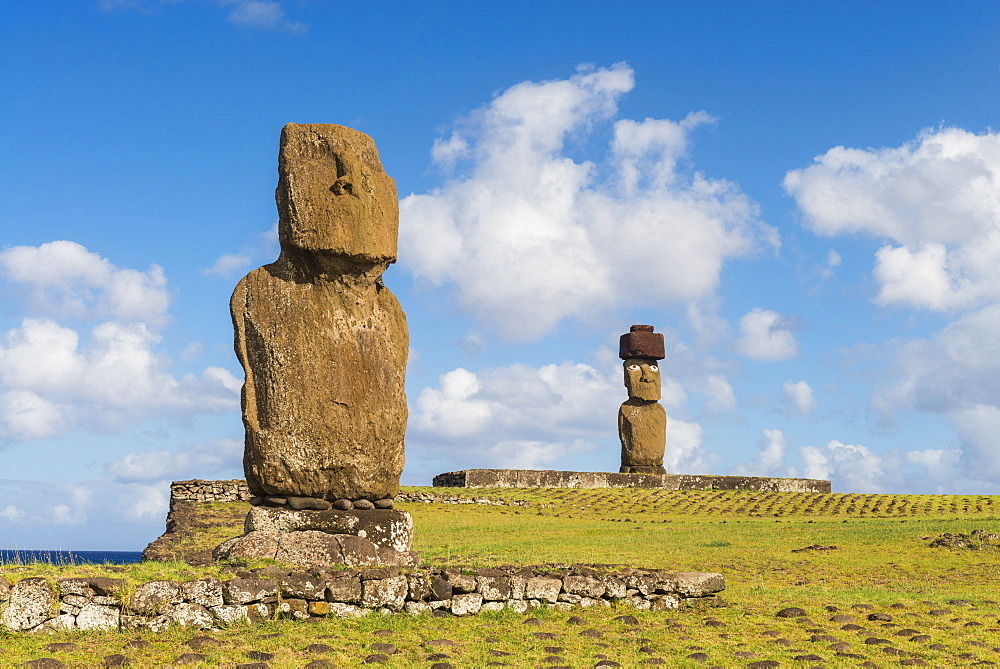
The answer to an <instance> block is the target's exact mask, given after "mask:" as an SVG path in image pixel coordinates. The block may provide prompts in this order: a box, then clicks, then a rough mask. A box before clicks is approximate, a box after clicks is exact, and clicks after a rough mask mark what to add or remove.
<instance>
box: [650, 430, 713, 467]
mask: <svg viewBox="0 0 1000 669" xmlns="http://www.w3.org/2000/svg"><path fill="white" fill-rule="evenodd" d="M704 441H705V438H704V435H703V433H702V429H701V425H699V424H698V423H689V422H687V421H683V420H678V419H676V418H674V419H669V418H668V422H667V446H666V449H664V452H663V467H664V468H665V469H666V470H667V472H668V473H670V474H708V473H710V472H711V471H712V469H713V468H714V467H715V466H717V465H718V464H719V457H718V456H717V455H716V454H715V453H713V452H711V451H708V450H706V449H705V447H704Z"/></svg>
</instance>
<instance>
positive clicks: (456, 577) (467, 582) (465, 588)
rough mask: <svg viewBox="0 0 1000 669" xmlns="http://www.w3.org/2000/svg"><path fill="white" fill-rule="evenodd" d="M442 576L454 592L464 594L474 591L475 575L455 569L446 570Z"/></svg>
mask: <svg viewBox="0 0 1000 669" xmlns="http://www.w3.org/2000/svg"><path fill="white" fill-rule="evenodd" d="M444 577H445V578H446V579H447V580H448V584H449V585H451V590H452V592H453V593H455V594H459V595H464V594H468V593H470V592H475V591H476V577H475V576H469V575H468V574H463V573H461V572H457V571H446V572H445V573H444Z"/></svg>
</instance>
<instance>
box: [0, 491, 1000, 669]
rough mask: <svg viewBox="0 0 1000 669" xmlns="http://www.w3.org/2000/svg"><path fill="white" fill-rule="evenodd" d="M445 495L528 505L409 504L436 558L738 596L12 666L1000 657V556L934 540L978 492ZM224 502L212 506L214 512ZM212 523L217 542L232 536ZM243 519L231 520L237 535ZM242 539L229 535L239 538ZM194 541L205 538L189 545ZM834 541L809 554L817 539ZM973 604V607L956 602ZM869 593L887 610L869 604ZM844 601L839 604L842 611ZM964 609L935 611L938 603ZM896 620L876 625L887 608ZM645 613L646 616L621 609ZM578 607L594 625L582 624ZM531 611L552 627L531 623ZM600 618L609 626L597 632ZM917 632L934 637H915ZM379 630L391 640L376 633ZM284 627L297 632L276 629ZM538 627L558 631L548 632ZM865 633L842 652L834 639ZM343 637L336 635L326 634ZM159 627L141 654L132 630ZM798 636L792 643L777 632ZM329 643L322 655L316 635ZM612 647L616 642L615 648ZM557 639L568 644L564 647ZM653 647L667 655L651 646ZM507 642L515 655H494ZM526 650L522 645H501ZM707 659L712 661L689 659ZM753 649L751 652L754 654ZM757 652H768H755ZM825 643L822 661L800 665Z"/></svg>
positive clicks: (965, 517) (224, 634)
mask: <svg viewBox="0 0 1000 669" xmlns="http://www.w3.org/2000/svg"><path fill="white" fill-rule="evenodd" d="M420 490H427V491H430V492H434V493H436V494H438V495H442V494H447V495H455V496H459V497H463V498H470V499H475V498H482V497H485V498H489V499H494V500H495V499H504V500H507V501H513V500H523V501H526V502H528V505H527V506H513V505H504V506H492V505H490V506H487V505H479V504H443V503H435V504H419V503H413V504H404V505H400V508H404V509H406V510H408V511H410V512H411V513H412V514H413V517H414V522H415V525H416V540H415V546H414V548H415V549H416V550H417V551H419V552H420V554H421V556H422V558H423V561H424V563H425V564H428V565H442V566H444V565H448V566H462V565H466V566H493V565H498V564H523V565H528V564H540V563H547V562H554V563H596V564H618V565H629V566H639V567H654V568H663V569H670V570H675V571H715V572H720V573H723V574H724V575H725V576H726V583H727V589H726V591H725V592H724V593H722V594H723V598H724V599H725V600H726V601H727V602H728V606H726V607H723V608H716V609H711V610H691V611H677V612H668V613H637V612H634V611H632V610H629V609H617V610H606V609H587V610H583V611H574V612H572V613H560V612H555V611H551V610H539V611H535V612H532V613H530V614H528V615H525V616H519V615H514V614H510V613H501V614H483V615H480V616H475V617H471V618H467V619H444V618H432V617H418V618H409V617H406V616H388V617H386V616H381V615H374V616H370V617H368V618H364V619H360V620H336V619H331V620H324V621H321V622H316V623H297V622H292V621H275V622H272V623H268V624H267V625H266V626H264V627H254V628H235V629H230V630H219V631H213V632H209V633H205V632H197V631H191V630H183V629H175V630H171V631H170V632H168V633H165V634H161V635H148V634H124V633H108V632H105V633H98V634H93V633H91V634H81V633H75V634H74V633H66V632H64V633H59V634H54V635H45V636H35V635H25V634H10V633H6V634H4V633H0V649H6V651H7V652H6V653H5V654H0V665H16V664H18V663H20V662H24V661H26V660H29V659H34V658H39V657H57V658H59V659H60V660H62V661H63V662H65V663H67V664H68V665H70V666H91V665H93V664H94V663H95V661H94V658H97V659H98V660H99V659H100V658H102V657H104V656H105V655H110V654H112V653H122V654H124V655H126V656H128V657H129V658H130V659H131V660H132V663H133V665H138V666H150V665H162V664H169V663H171V662H173V661H174V660H175V659H176V658H177V657H178V656H180V655H181V654H182V653H185V652H195V651H193V650H192V649H191V648H189V647H187V646H186V645H184V642H185V641H187V640H189V639H191V638H192V637H196V636H202V635H205V634H208V635H209V636H212V637H213V638H215V639H217V640H218V641H220V642H221V645H218V646H214V647H212V648H211V649H206V650H201V651H199V652H202V653H205V654H206V655H207V663H208V664H212V665H216V664H218V665H225V664H228V665H233V664H238V663H241V662H248V661H251V658H250V657H249V656H248V653H249V652H250V651H263V652H267V653H273V654H274V656H275V657H274V658H272V659H270V660H268V663H269V664H270V665H271V666H273V667H285V666H288V667H292V666H304V665H305V664H307V663H308V662H309V661H311V660H313V659H321V658H322V659H326V660H328V661H330V662H331V663H332V664H333V666H355V665H358V664H359V663H360V662H361V660H363V659H364V658H365V657H366V656H367V655H369V654H371V653H374V652H376V651H375V649H373V648H372V644H375V643H380V642H387V643H391V644H394V645H395V646H396V647H397V648H398V649H399V651H400V652H399V653H398V654H396V655H392V656H391V657H390V660H389V666H396V667H403V666H414V665H422V666H429V665H430V664H431V663H432V662H433V660H428V659H427V658H428V657H430V656H432V654H434V653H444V654H446V655H448V656H449V657H448V658H441V659H440V661H445V662H450V663H451V664H453V665H454V666H470V667H478V666H486V665H487V664H488V663H489V662H494V661H501V662H507V663H508V664H510V665H511V666H546V664H547V663H546V661H545V658H546V657H548V656H558V657H561V658H563V660H564V661H563V662H562V664H568V665H571V666H593V665H594V664H595V663H596V662H597V661H598V660H599V659H600V658H599V657H598V656H600V655H606V656H608V657H610V658H611V659H614V660H615V661H617V662H619V663H621V664H622V665H624V666H640V665H639V662H641V661H642V660H643V659H644V658H648V657H658V658H662V659H663V660H664V661H665V662H666V664H667V665H668V666H711V665H719V666H727V667H728V666H745V665H746V664H748V663H750V662H753V661H760V660H775V661H777V662H779V663H780V664H781V665H782V666H795V665H801V666H811V665H815V664H825V665H826V666H858V665H859V664H860V663H862V662H864V661H866V660H867V661H871V662H874V663H875V664H877V665H879V666H898V665H899V664H900V660H901V659H903V658H902V657H897V656H894V655H889V654H886V652H885V651H884V650H882V648H883V646H885V645H887V644H875V645H872V644H866V643H864V641H865V639H866V638H870V637H877V638H881V639H885V640H888V641H890V642H891V644H889V645H891V646H892V647H894V648H898V649H900V650H901V651H902V652H904V653H906V658H908V659H910V660H918V659H919V660H922V661H924V662H926V663H927V664H928V665H932V666H949V667H950V666H965V665H972V664H973V663H975V662H977V661H980V660H988V661H991V662H1000V604H997V602H996V600H1000V592H998V591H997V587H996V586H997V582H998V581H997V574H998V573H1000V551H998V550H996V549H990V548H984V549H982V550H968V549H963V550H958V549H955V550H953V549H946V548H930V547H928V544H929V543H930V540H931V539H932V538H934V537H936V536H938V535H940V534H941V533H943V532H951V533H953V534H957V533H969V532H971V531H972V530H974V529H985V530H987V531H991V532H998V531H1000V520H998V518H1000V497H991V496H982V495H969V496H949V495H928V496H921V495H843V494H833V495H829V494H828V495H823V494H811V493H810V494H806V493H749V492H738V491H685V492H670V491H655V490H621V489H618V490H551V489H550V490H473V491H469V490H442V489H433V488H424V489H420ZM224 507H225V505H222V506H218V505H212V508H211V513H212V514H214V516H213V517H214V518H215V519H216V521H218V519H219V518H222V517H223V516H225V514H229V516H228V517H231V518H237V517H239V515H240V513H241V509H242V507H240V506H239V505H231V506H230V507H226V508H224ZM206 508H208V507H206ZM223 525H224V523H222V522H221V521H219V522H217V523H216V524H214V525H212V524H211V523H208V524H207V526H211V527H212V528H213V529H212V535H213V536H212V538H211V540H212V541H215V540H216V538H217V536H218V535H222V534H224V532H223V529H220V528H222V527H223ZM238 532H239V528H238V527H237V526H235V525H234V526H232V528H231V531H230V535H232V534H237V533H238ZM226 536H228V535H226ZM191 540H192V541H193V540H194V539H191ZM813 545H818V546H824V547H826V546H836V547H837V548H836V549H832V550H804V551H800V552H793V551H795V550H797V549H802V548H805V547H807V546H813ZM0 572H3V573H7V574H8V578H10V580H14V579H17V578H23V577H24V576H27V575H44V576H46V577H49V578H57V577H65V576H69V575H73V576H75V575H80V572H85V573H93V574H94V575H98V574H100V575H110V576H116V577H119V578H126V579H128V580H129V581H130V582H135V583H138V582H142V581H144V580H152V579H155V578H174V579H189V578H196V577H199V576H204V575H215V576H218V577H221V578H227V577H228V575H227V573H228V572H227V571H226V570H225V568H223V569H222V570H221V571H220V567H219V566H218V565H216V566H213V567H206V568H202V567H197V568H195V567H190V566H187V565H185V564H183V563H147V564H144V565H136V566H131V567H126V568H122V567H54V566H51V565H32V566H16V565H14V566H10V567H2V568H0ZM958 600H965V602H967V603H949V602H957V601H958ZM855 605H868V606H871V607H873V608H872V609H871V610H868V609H859V608H855ZM787 606H798V607H801V608H803V609H805V611H806V612H807V614H808V619H807V620H803V619H802V618H777V617H776V616H775V614H776V613H777V611H778V610H780V609H782V608H784V607H787ZM830 609H837V611H833V610H830ZM944 609H947V610H948V611H949V612H948V613H947V614H943V615H933V614H931V611H932V610H935V611H937V610H944ZM873 611H874V612H878V613H885V614H888V615H890V616H891V617H892V618H893V620H891V621H868V620H867V619H866V616H867V615H868V614H869V613H871V612H873ZM623 614H628V615H634V616H635V617H636V619H637V620H638V624H634V623H631V622H627V621H620V620H616V616H621V615H623ZM835 614H841V615H852V616H854V617H855V618H856V619H857V622H856V624H858V625H861V626H863V627H864V628H865V629H864V630H861V631H855V630H844V629H842V626H843V624H844V623H837V622H834V621H831V620H830V617H831V616H833V615H835ZM574 615H576V616H579V617H581V618H582V619H583V620H584V624H583V625H575V624H572V622H571V616H574ZM528 617H535V618H537V619H538V625H537V626H528V625H524V624H523V622H524V620H525V619H526V618H528ZM586 629H593V630H597V632H598V633H599V634H600V635H601V636H600V637H595V636H581V634H580V632H581V631H583V630H586ZM906 629H912V630H916V631H917V632H920V633H922V634H927V635H929V637H930V639H929V640H926V641H919V640H918V641H910V636H913V635H912V634H909V635H905V636H896V632H899V631H901V630H906ZM376 631H379V632H380V634H379V635H376V634H375V632H376ZM274 634H280V635H281V636H271V635H274ZM538 634H541V635H543V636H545V635H554V636H553V638H541V639H540V638H538V636H537V635H538ZM827 635H829V636H832V637H834V638H835V639H836V640H837V641H836V642H843V643H848V644H850V648H849V649H848V650H847V651H846V652H850V653H855V654H860V655H862V656H863V659H859V658H852V657H847V656H843V655H836V652H837V651H836V650H835V649H831V648H830V646H831V645H832V644H833V643H836V642H831V641H829V640H824V639H826V636H827ZM327 637H335V638H327ZM138 638H142V639H146V640H148V641H149V642H150V645H149V646H148V647H146V648H142V649H138V648H131V647H128V646H127V643H128V642H129V641H131V640H135V639H138ZM442 638H445V639H449V640H451V641H454V642H455V643H456V644H458V645H456V646H447V647H433V648H432V647H429V646H424V645H421V644H423V643H424V642H426V641H428V640H434V639H442ZM781 639H784V640H786V642H787V643H786V642H783V641H776V640H781ZM64 641H71V642H73V643H76V644H78V646H79V647H80V650H79V651H60V652H54V651H51V652H50V651H47V650H46V645H47V644H49V643H52V642H64ZM314 643H322V644H326V645H328V646H330V647H331V650H329V651H325V652H309V651H307V650H305V649H306V647H307V646H308V645H309V644H314ZM602 644H603V645H602ZM546 648H559V649H560V650H559V651H558V652H549V651H547V650H546ZM642 648H645V649H646V650H648V651H651V652H645V651H642V650H640V649H642ZM491 651H499V653H500V654H499V655H498V654H496V653H491ZM502 653H511V655H502ZM692 653H704V654H705V655H706V656H707V659H705V660H704V661H701V662H700V661H697V660H696V659H690V658H689V657H688V656H689V655H691V654H692ZM738 653H742V654H744V655H743V656H742V657H741V656H739V655H737V654H738ZM746 654H752V655H746ZM811 654H814V655H816V656H817V657H819V658H821V661H820V660H815V659H814V660H811V661H806V660H795V659H794V658H796V657H803V656H807V655H811Z"/></svg>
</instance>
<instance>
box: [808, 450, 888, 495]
mask: <svg viewBox="0 0 1000 669" xmlns="http://www.w3.org/2000/svg"><path fill="white" fill-rule="evenodd" d="M799 450H800V454H801V456H802V461H803V463H804V465H805V477H806V478H811V479H835V480H836V481H837V483H838V487H837V489H838V490H843V491H844V492H855V493H877V492H885V491H886V489H887V487H890V486H893V483H894V481H892V480H891V479H890V477H889V475H888V472H889V471H893V470H895V469H898V463H896V462H895V461H897V460H898V457H896V455H897V454H892V453H890V454H888V455H878V454H875V453H873V452H872V451H871V450H869V449H868V448H867V447H865V446H862V445H854V444H845V443H842V442H840V441H837V440H836V439H834V440H831V441H830V442H829V443H827V445H826V446H824V447H815V446H803V447H802V448H801V449H799ZM894 465H895V466H894Z"/></svg>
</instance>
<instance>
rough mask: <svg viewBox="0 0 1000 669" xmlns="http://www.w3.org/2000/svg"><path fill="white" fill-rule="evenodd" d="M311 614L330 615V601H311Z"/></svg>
mask: <svg viewBox="0 0 1000 669" xmlns="http://www.w3.org/2000/svg"><path fill="white" fill-rule="evenodd" d="M309 615H311V616H326V615H330V602H309Z"/></svg>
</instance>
